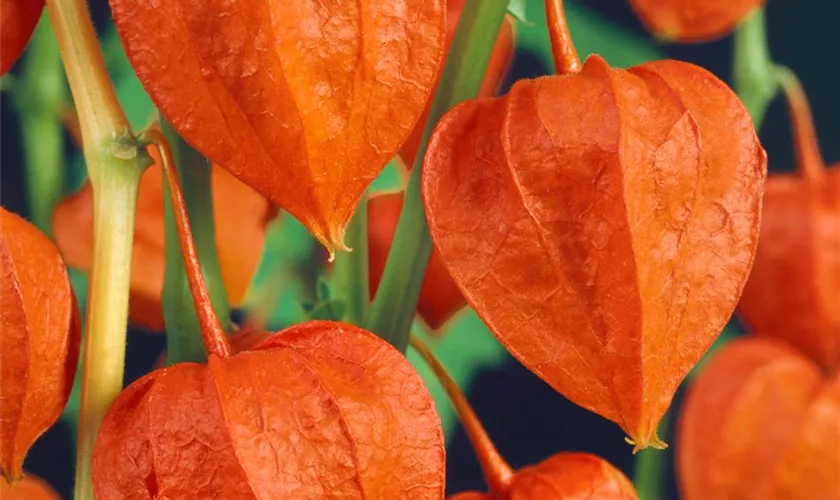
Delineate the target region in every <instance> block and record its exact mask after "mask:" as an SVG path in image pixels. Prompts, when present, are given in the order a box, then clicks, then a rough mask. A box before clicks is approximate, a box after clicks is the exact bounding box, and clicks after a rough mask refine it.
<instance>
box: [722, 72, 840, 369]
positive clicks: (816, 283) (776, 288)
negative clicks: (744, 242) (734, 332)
mask: <svg viewBox="0 0 840 500" xmlns="http://www.w3.org/2000/svg"><path fill="white" fill-rule="evenodd" d="M781 74H782V75H783V78H782V83H783V85H782V88H783V89H784V92H785V95H786V96H787V101H788V109H789V112H790V116H791V119H792V122H793V125H792V127H793V132H794V142H795V146H796V161H797V165H798V170H799V171H798V172H797V173H795V174H774V175H771V176H769V178H768V179H767V185H766V188H765V195H764V214H763V217H762V226H761V237H760V239H759V244H758V252H757V253H756V257H755V264H754V265H753V270H752V273H751V274H750V279H749V281H748V282H747V285H746V287H745V288H744V294H743V296H742V297H741V301H740V303H739V305H738V310H739V313H740V315H741V317H742V318H743V320H744V322H745V323H746V324H747V326H748V327H749V329H750V330H752V331H753V332H754V333H755V334H756V335H760V336H766V337H773V338H776V339H780V340H783V341H785V342H787V343H788V344H790V345H793V346H795V347H797V348H798V349H800V350H801V351H802V352H803V353H805V354H806V355H808V356H810V357H811V359H813V360H814V361H815V362H817V363H818V364H819V365H820V366H822V367H823V368H824V369H826V370H831V369H833V368H834V367H835V366H837V364H838V363H840V166H834V167H829V168H826V166H825V163H824V162H823V158H822V154H821V153H820V149H819V145H818V144H817V138H816V134H815V132H814V124H813V119H812V117H811V110H810V106H809V105H808V99H807V97H806V96H805V92H804V91H803V89H802V87H801V85H800V84H799V82H798V80H797V79H796V77H795V76H794V75H793V73H791V72H790V71H789V70H782V72H781Z"/></svg>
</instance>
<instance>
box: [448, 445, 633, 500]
mask: <svg viewBox="0 0 840 500" xmlns="http://www.w3.org/2000/svg"><path fill="white" fill-rule="evenodd" d="M449 500H638V496H637V495H636V490H635V489H634V488H633V485H632V484H631V483H630V481H629V480H628V479H627V478H626V477H625V476H624V474H622V473H621V471H619V470H618V469H616V468H615V467H613V466H612V465H611V464H610V463H609V462H607V461H605V460H603V459H602V458H599V457H596V456H595V455H590V454H588V453H558V454H556V455H554V456H552V457H551V458H548V459H546V460H544V461H542V462H540V463H539V464H537V465H532V466H530V467H525V468H523V469H520V470H519V471H517V473H516V475H515V476H514V477H513V479H512V480H511V482H510V485H509V486H508V489H507V491H505V492H499V493H496V494H495V495H491V494H486V493H476V492H465V493H458V494H457V495H453V496H450V497H449Z"/></svg>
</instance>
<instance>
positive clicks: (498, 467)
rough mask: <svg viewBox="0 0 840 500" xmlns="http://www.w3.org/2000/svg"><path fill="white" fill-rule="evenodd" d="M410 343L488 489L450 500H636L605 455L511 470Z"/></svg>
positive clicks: (430, 359)
mask: <svg viewBox="0 0 840 500" xmlns="http://www.w3.org/2000/svg"><path fill="white" fill-rule="evenodd" d="M411 345H412V347H414V349H415V350H416V351H417V352H418V354H420V356H421V357H422V358H423V360H424V361H426V363H427V364H428V365H429V367H430V368H431V369H432V371H433V372H434V373H435V376H436V377H437V378H438V380H439V381H440V383H441V385H443V387H444V390H445V391H446V394H447V395H448V396H449V399H450V401H451V402H452V405H453V406H454V407H455V411H456V412H457V413H458V416H459V417H460V419H461V422H462V423H463V426H464V431H465V432H466V434H467V436H468V437H469V439H470V442H471V443H472V445H473V449H474V450H475V453H476V456H477V457H478V461H479V463H481V468H482V470H483V472H484V477H485V478H486V480H487V485H488V487H489V489H490V492H489V493H478V492H463V493H458V494H456V495H453V496H450V497H449V500H639V498H638V496H637V494H636V491H635V489H634V488H633V485H632V484H631V483H630V481H629V480H628V479H627V477H625V476H624V474H622V473H621V471H619V470H618V469H616V468H615V467H613V466H612V465H611V464H610V463H609V462H607V461H605V460H604V459H602V458H600V457H597V456H594V455H590V454H588V453H571V452H564V453H557V454H556V455H553V456H551V457H549V458H547V459H546V460H543V461H542V462H540V463H539V464H536V465H531V466H528V467H524V468H522V469H520V470H518V471H513V470H512V469H511V467H510V466H509V465H508V464H507V463H506V462H505V460H504V459H503V458H502V456H501V455H500V454H499V452H498V450H496V447H495V445H493V441H492V440H491V439H490V437H489V436H488V435H487V431H485V430H484V426H483V425H482V424H481V421H480V420H479V419H478V417H477V416H476V414H475V412H474V411H473V409H472V407H471V406H470V404H469V402H468V401H467V398H466V397H465V396H464V394H463V393H462V392H461V390H460V389H459V388H458V386H457V384H456V383H455V381H454V380H453V379H452V377H450V376H449V374H448V373H447V372H446V369H444V367H443V365H441V363H440V361H438V360H437V358H436V357H435V356H434V354H433V353H432V351H431V350H430V349H429V348H428V347H427V346H426V345H425V344H423V343H422V342H421V341H420V340H419V339H417V338H416V337H415V338H412V339H411Z"/></svg>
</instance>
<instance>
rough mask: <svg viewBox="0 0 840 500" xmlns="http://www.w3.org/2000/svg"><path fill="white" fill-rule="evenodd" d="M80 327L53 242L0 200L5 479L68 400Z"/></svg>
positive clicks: (1, 458) (0, 437)
mask: <svg viewBox="0 0 840 500" xmlns="http://www.w3.org/2000/svg"><path fill="white" fill-rule="evenodd" d="M79 329H80V323H79V315H78V309H77V306H76V300H75V296H74V295H73V290H72V288H70V281H69V279H68V277H67V270H66V269H65V267H64V263H63V262H62V260H61V256H60V255H59V253H58V250H56V248H55V247H54V246H53V244H52V243H51V242H50V240H49V239H48V238H47V237H46V236H45V235H44V234H43V233H41V232H40V231H39V230H38V229H36V228H35V226H33V225H31V224H30V223H28V222H26V221H25V220H23V219H22V218H20V217H18V216H17V215H15V214H13V213H11V212H7V211H6V210H4V209H2V208H0V472H2V474H3V476H4V477H5V478H6V480H8V481H10V482H15V481H17V480H18V479H20V477H21V474H22V473H23V471H22V469H21V466H22V464H23V460H24V458H25V457H26V453H27V452H28V451H29V448H30V447H31V446H32V443H34V442H35V440H36V439H38V437H39V436H40V435H41V434H43V433H44V432H45V431H46V430H47V429H49V428H50V426H52V424H53V423H55V421H56V420H57V419H58V417H59V415H60V414H61V412H62V410H63V409H64V405H65V404H66V403H67V398H68V397H69V396H70V388H71V386H72V384H73V377H74V375H75V373H76V363H77V361H78V356H79V336H80V332H79Z"/></svg>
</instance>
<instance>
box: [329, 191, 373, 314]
mask: <svg viewBox="0 0 840 500" xmlns="http://www.w3.org/2000/svg"><path fill="white" fill-rule="evenodd" d="M367 205H368V198H367V195H365V196H362V199H361V200H360V201H359V205H358V207H356V213H355V214H354V215H353V219H352V220H351V221H350V224H349V225H348V226H347V232H346V233H345V235H344V239H345V242H346V243H347V246H348V247H350V248H351V249H352V251H350V252H339V253H338V254H337V255H336V257H335V264H333V287H334V289H335V296H336V298H338V299H339V300H342V301H343V302H344V304H345V306H346V308H345V316H344V318H343V319H344V321H347V322H348V323H352V324H354V325H361V324H362V323H363V322H364V320H365V315H366V314H367V311H368V308H369V307H370V276H369V270H368V269H369V263H368V238H367V218H368V210H367Z"/></svg>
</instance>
